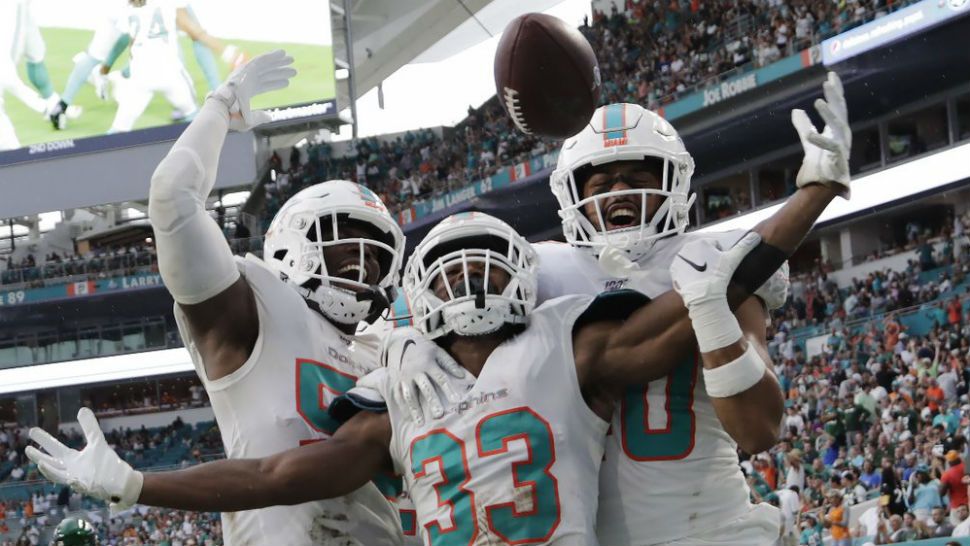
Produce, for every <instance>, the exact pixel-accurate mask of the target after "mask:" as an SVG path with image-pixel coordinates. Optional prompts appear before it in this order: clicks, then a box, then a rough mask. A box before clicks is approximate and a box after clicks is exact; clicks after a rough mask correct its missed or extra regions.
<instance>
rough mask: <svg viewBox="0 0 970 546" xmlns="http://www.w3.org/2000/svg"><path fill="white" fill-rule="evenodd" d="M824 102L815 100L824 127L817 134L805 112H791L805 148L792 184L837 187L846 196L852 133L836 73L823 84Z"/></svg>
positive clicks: (829, 76)
mask: <svg viewBox="0 0 970 546" xmlns="http://www.w3.org/2000/svg"><path fill="white" fill-rule="evenodd" d="M822 92H823V93H824V95H825V100H822V99H816V100H815V109H816V110H817V111H818V114H819V115H820V116H822V119H823V120H825V128H824V129H823V130H822V134H819V133H818V131H817V130H816V129H815V126H814V125H813V124H812V121H811V120H810V119H808V114H806V113H805V111H804V110H799V109H795V110H792V111H791V122H792V125H794V126H795V131H797V132H798V138H799V139H800V140H801V141H802V147H803V148H804V149H805V158H804V159H803V160H802V167H801V169H799V170H798V176H797V177H796V178H795V185H796V186H798V187H799V188H801V187H802V186H805V185H807V184H813V183H822V184H826V185H838V186H841V187H840V188H839V192H840V194H841V195H842V196H843V197H845V198H846V199H848V197H849V152H850V151H851V150H852V130H851V129H850V128H849V111H848V109H847V107H846V105H845V97H844V96H843V91H842V81H841V80H840V79H839V76H838V75H837V74H836V73H835V72H829V75H828V80H827V81H826V82H825V83H824V84H822Z"/></svg>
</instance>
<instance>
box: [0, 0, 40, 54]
mask: <svg viewBox="0 0 970 546" xmlns="http://www.w3.org/2000/svg"><path fill="white" fill-rule="evenodd" d="M0 51H3V52H4V54H6V55H8V56H9V57H10V58H11V59H12V60H13V62H14V64H17V63H20V61H21V60H22V58H23V57H26V58H27V61H28V62H31V63H39V62H41V61H43V60H44V55H45V54H46V53H47V47H46V46H45V45H44V38H43V37H42V36H41V34H40V29H39V28H37V23H36V22H35V21H34V18H33V16H32V15H31V9H30V2H23V3H17V2H12V1H10V0H7V1H4V2H0Z"/></svg>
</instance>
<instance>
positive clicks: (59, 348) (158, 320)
mask: <svg viewBox="0 0 970 546" xmlns="http://www.w3.org/2000/svg"><path fill="white" fill-rule="evenodd" d="M181 346H182V342H181V339H180V338H179V336H178V330H177V329H176V328H175V327H174V326H171V325H170V324H169V323H168V322H167V321H166V320H165V318H164V317H146V318H143V319H141V320H138V321H132V322H125V323H121V324H110V325H101V326H94V327H86V328H78V329H76V330H74V331H72V332H59V333H54V334H39V335H38V334H19V335H16V336H14V337H11V338H7V339H3V340H0V368H13V367H17V366H27V365H32V364H46V363H51V362H62V361H68V360H75V359H80V358H90V357H97V356H111V355H118V354H125V353H137V352H143V351H153V350H158V349H168V348H173V347H181Z"/></svg>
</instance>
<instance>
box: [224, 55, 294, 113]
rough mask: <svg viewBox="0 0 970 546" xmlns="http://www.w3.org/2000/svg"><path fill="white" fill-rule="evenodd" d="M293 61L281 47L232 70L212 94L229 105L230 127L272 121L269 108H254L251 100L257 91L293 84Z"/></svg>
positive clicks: (271, 89) (264, 91) (267, 90)
mask: <svg viewBox="0 0 970 546" xmlns="http://www.w3.org/2000/svg"><path fill="white" fill-rule="evenodd" d="M291 64H293V57H290V56H288V55H287V54H286V52H285V51H283V50H282V49H277V50H275V51H271V52H269V53H264V54H262V55H259V56H258V57H254V58H253V59H252V60H251V61H249V62H248V63H246V64H244V65H242V66H241V67H239V68H237V69H236V70H235V71H233V73H232V74H230V75H229V77H228V78H226V81H225V82H224V83H223V84H222V85H220V86H219V88H218V89H216V90H215V91H213V92H212V94H211V95H209V96H210V97H211V98H215V99H218V100H220V101H222V102H223V103H225V104H226V106H227V107H228V108H229V114H230V122H229V128H230V129H233V130H236V131H245V130H247V129H251V128H253V127H256V126H258V125H262V124H264V123H267V122H269V121H271V118H270V115H269V113H268V112H265V111H263V110H253V109H252V107H251V106H250V101H251V100H252V98H253V97H255V96H256V95H261V94H263V93H267V92H269V91H274V90H276V89H283V88H285V87H287V86H288V85H290V78H292V77H293V76H296V69H294V68H293V67H291V66H290V65H291Z"/></svg>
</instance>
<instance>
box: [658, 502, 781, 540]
mask: <svg viewBox="0 0 970 546" xmlns="http://www.w3.org/2000/svg"><path fill="white" fill-rule="evenodd" d="M780 534H781V514H780V513H779V512H778V509H777V508H775V507H774V506H771V505H770V504H767V503H760V504H755V505H753V506H752V507H751V510H750V511H749V512H748V513H747V514H745V515H743V516H741V517H740V518H737V519H735V520H734V521H729V522H726V523H725V524H724V525H722V526H720V527H718V528H716V529H711V530H710V531H705V532H701V533H698V534H696V535H694V536H690V537H684V538H680V539H677V540H674V541H671V542H665V543H664V546H712V545H714V546H770V545H772V544H775V542H776V541H777V540H778V537H779V536H780Z"/></svg>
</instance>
